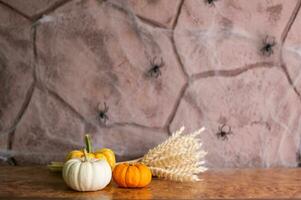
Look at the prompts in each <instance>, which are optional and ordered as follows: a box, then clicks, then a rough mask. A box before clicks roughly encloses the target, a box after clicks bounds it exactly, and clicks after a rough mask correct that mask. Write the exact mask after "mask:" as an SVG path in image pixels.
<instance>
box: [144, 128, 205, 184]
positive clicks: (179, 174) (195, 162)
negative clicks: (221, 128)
mask: <svg viewBox="0 0 301 200" xmlns="http://www.w3.org/2000/svg"><path fill="white" fill-rule="evenodd" d="M204 130H205V128H204V127H203V128H201V129H200V130H198V131H195V132H194V133H191V134H183V131H184V127H181V128H180V129H179V130H178V131H176V132H175V133H174V134H172V136H171V137H169V138H168V139H167V140H166V141H165V142H163V143H161V144H159V145H158V146H157V147H155V148H153V149H151V150H149V151H148V153H147V154H145V155H144V156H143V157H142V159H140V160H139V161H140V162H142V163H144V164H145V165H147V166H149V168H150V170H151V171H152V174H153V175H154V176H157V177H159V178H164V179H168V180H172V181H199V180H200V179H199V178H198V176H197V174H199V173H201V172H204V171H206V170H207V168H206V167H205V166H204V164H205V161H204V157H205V156H206V154H207V152H205V151H204V150H202V149H201V146H202V144H201V141H200V139H199V138H198V137H199V135H200V134H201V132H203V131H204Z"/></svg>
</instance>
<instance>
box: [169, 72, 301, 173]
mask: <svg viewBox="0 0 301 200" xmlns="http://www.w3.org/2000/svg"><path fill="white" fill-rule="evenodd" d="M300 106H301V104H300V100H299V98H298V96H297V95H296V93H295V92H294V91H293V89H292V88H290V85H289V84H288V82H287V80H286V79H285V76H284V75H283V73H282V71H281V69H279V68H275V67H274V68H261V69H254V70H249V71H247V72H244V73H241V74H239V75H237V76H230V77H208V78H204V79H200V80H198V81H195V82H194V83H193V84H191V85H190V86H189V88H188V89H187V91H186V93H185V95H184V97H183V99H182V101H181V103H180V106H179V109H178V110H177V113H176V116H175V119H174V121H173V122H172V124H171V129H172V130H176V129H177V128H178V125H179V124H181V123H182V124H185V125H186V127H187V131H193V130H195V129H197V128H198V127H200V126H201V125H204V126H205V127H207V131H206V132H204V134H203V135H202V139H203V142H204V148H205V149H207V150H208V152H209V154H208V156H207V161H208V165H209V166H210V167H257V166H260V167H273V166H281V165H285V166H296V164H297V163H296V162H297V161H296V152H297V151H298V148H299V141H300V128H301V126H300V113H301V107H300ZM221 124H227V126H230V127H231V129H232V132H233V134H231V135H229V136H228V140H222V139H218V137H217V135H216V133H217V132H218V127H219V126H221ZM224 130H226V131H227V130H228V127H226V128H225V129H224Z"/></svg>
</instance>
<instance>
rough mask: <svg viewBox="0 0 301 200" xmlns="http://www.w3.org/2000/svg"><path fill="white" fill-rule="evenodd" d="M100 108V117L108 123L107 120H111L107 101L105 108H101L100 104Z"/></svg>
mask: <svg viewBox="0 0 301 200" xmlns="http://www.w3.org/2000/svg"><path fill="white" fill-rule="evenodd" d="M98 109H99V113H98V119H99V121H100V122H101V123H104V124H105V123H106V122H107V120H109V117H108V114H107V113H108V111H109V107H108V106H107V104H106V103H104V109H100V108H99V106H98Z"/></svg>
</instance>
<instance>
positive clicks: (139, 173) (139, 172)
mask: <svg viewBox="0 0 301 200" xmlns="http://www.w3.org/2000/svg"><path fill="white" fill-rule="evenodd" d="M133 167H135V168H136V169H137V171H138V173H137V174H136V175H139V181H138V183H137V184H136V185H135V187H138V186H139V185H140V182H141V173H143V172H141V171H140V170H139V168H138V167H137V166H136V165H133Z"/></svg>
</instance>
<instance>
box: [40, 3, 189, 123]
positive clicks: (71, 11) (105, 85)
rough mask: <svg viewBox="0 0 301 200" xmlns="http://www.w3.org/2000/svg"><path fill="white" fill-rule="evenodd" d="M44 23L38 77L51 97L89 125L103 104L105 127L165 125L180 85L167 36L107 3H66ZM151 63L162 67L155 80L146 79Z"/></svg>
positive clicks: (181, 74) (178, 73)
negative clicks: (59, 99) (128, 124)
mask: <svg viewBox="0 0 301 200" xmlns="http://www.w3.org/2000/svg"><path fill="white" fill-rule="evenodd" d="M96 11H97V12H96ZM47 17H48V18H50V19H52V20H53V21H50V22H46V23H44V24H41V25H40V26H39V27H38V31H37V48H38V62H39V68H38V71H39V76H40V79H41V80H42V81H43V82H45V84H46V85H47V86H48V87H49V88H50V89H51V90H52V91H55V92H56V93H57V94H59V95H60V96H61V97H62V98H63V99H65V100H66V101H67V102H68V103H70V105H71V106H72V107H74V108H75V110H76V111H77V112H79V113H80V114H81V115H82V116H83V117H84V118H85V119H87V120H88V121H89V122H91V123H93V124H96V123H97V124H99V120H97V115H98V112H99V111H100V110H103V109H104V103H106V104H107V106H108V107H109V111H108V113H107V115H108V117H109V120H107V125H110V124H115V123H119V124H120V123H135V124H140V125H143V126H149V127H163V126H164V125H165V123H166V121H167V119H168V117H169V115H170V113H171V112H172V110H173V109H174V106H175V103H176V99H177V97H178V96H179V93H180V89H181V88H182V87H183V85H184V83H185V77H184V75H183V72H182V69H181V67H180V65H179V63H178V62H177V60H176V57H175V55H174V52H173V49H172V45H171V42H170V38H169V35H168V34H165V32H164V31H161V30H160V29H154V28H151V27H149V26H146V25H144V24H142V23H141V22H140V21H139V20H138V19H137V18H136V19H135V20H133V18H132V16H131V13H127V12H126V10H123V9H122V8H121V7H117V6H114V4H111V3H109V2H106V3H102V4H100V3H97V2H96V1H82V2H81V3H75V2H74V3H73V2H72V3H69V4H66V6H64V7H61V8H59V9H58V10H57V11H56V12H55V13H53V14H52V15H50V16H47ZM74 55H76V56H74ZM154 59H155V63H160V59H162V60H163V62H164V63H165V65H164V66H163V67H162V70H161V76H159V77H158V78H155V77H148V73H147V72H148V71H149V70H150V69H151V68H152V66H151V64H150V62H152V61H153V60H154Z"/></svg>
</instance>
